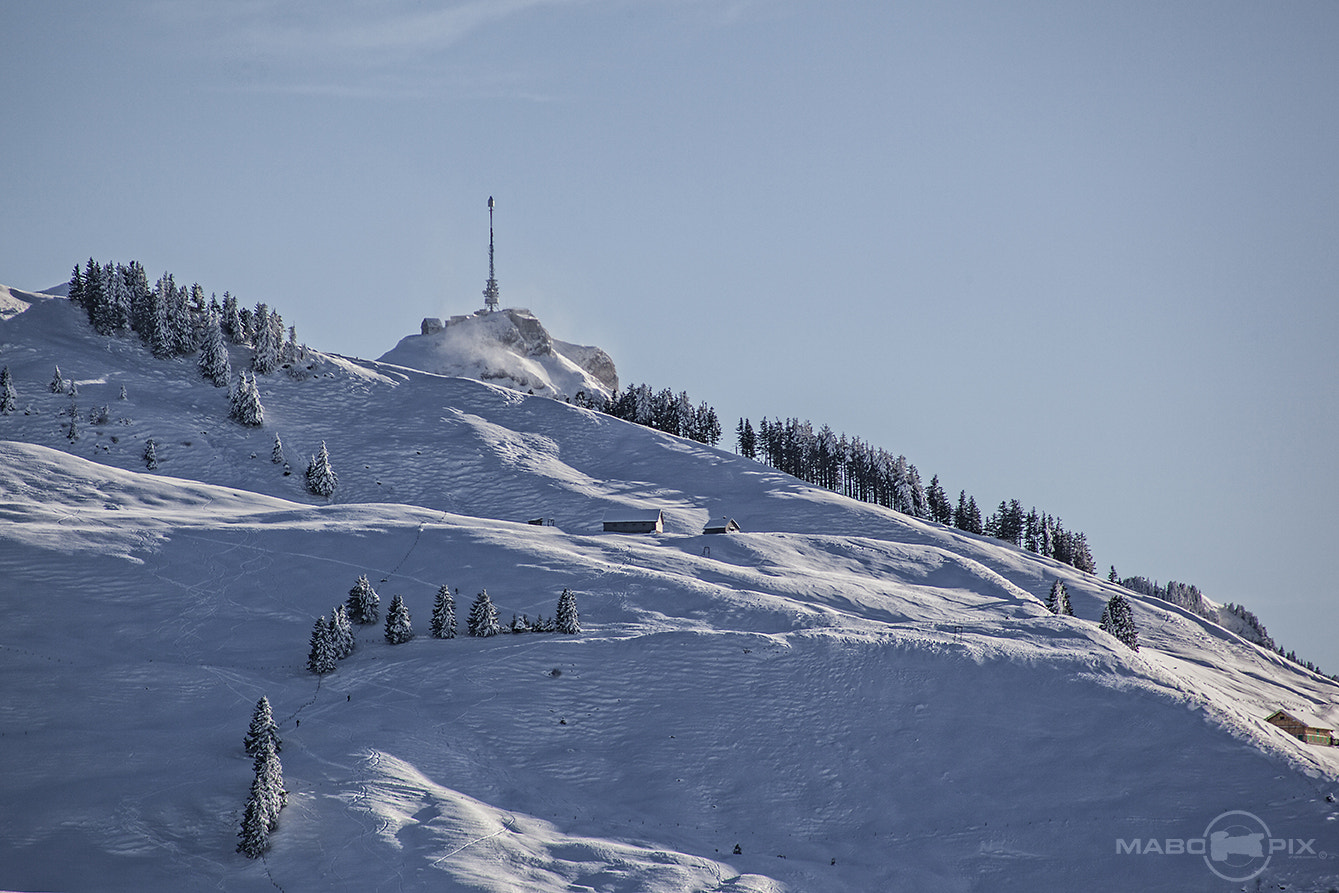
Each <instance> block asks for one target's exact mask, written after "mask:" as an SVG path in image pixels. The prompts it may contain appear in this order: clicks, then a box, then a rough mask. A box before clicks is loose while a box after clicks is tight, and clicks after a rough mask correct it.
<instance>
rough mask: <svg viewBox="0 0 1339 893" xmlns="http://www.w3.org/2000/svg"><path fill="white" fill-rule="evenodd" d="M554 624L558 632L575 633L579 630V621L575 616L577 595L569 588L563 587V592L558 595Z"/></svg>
mask: <svg viewBox="0 0 1339 893" xmlns="http://www.w3.org/2000/svg"><path fill="white" fill-rule="evenodd" d="M556 625H557V629H558V632H560V633H567V634H568V635H576V634H577V633H579V632H581V622H580V620H579V619H578V618H577V597H576V596H575V595H573V594H572V590H570V589H564V590H563V594H562V595H560V596H558V616H557V618H556Z"/></svg>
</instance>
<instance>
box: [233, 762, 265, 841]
mask: <svg viewBox="0 0 1339 893" xmlns="http://www.w3.org/2000/svg"><path fill="white" fill-rule="evenodd" d="M237 837H238V843H237V852H239V853H241V854H242V855H244V856H246V857H247V858H249V859H259V858H260V857H261V855H262V854H263V853H264V852H265V851H266V850H267V849H269V847H270V814H269V808H268V807H267V806H266V798H265V794H264V791H263V785H262V784H261V781H260V779H259V778H257V779H254V780H253V781H252V782H251V795H250V796H249V797H247V800H246V809H245V810H243V812H242V827H241V829H240V830H239V831H238V832H237Z"/></svg>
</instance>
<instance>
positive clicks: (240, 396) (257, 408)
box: [229, 372, 265, 428]
mask: <svg viewBox="0 0 1339 893" xmlns="http://www.w3.org/2000/svg"><path fill="white" fill-rule="evenodd" d="M229 415H230V416H231V417H232V418H233V419H234V420H235V421H237V422H240V423H241V424H243V425H246V426H248V427H251V428H257V427H259V426H260V425H262V424H264V422H265V407H263V406H261V404H260V391H259V390H258V389H257V388H256V379H255V376H251V377H250V378H248V377H247V374H246V373H245V372H243V373H242V376H241V381H239V382H238V384H237V387H236V389H235V390H234V391H233V392H232V411H231V412H230V413H229Z"/></svg>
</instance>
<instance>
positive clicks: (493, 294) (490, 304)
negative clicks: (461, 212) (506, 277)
mask: <svg viewBox="0 0 1339 893" xmlns="http://www.w3.org/2000/svg"><path fill="white" fill-rule="evenodd" d="M497 299H498V287H497V277H496V276H495V275H494V274H493V197H492V196H491V195H490V196H489V197H488V284H487V285H485V286H484V307H485V308H486V309H487V310H488V311H489V312H490V313H491V312H492V311H494V310H496V309H497Z"/></svg>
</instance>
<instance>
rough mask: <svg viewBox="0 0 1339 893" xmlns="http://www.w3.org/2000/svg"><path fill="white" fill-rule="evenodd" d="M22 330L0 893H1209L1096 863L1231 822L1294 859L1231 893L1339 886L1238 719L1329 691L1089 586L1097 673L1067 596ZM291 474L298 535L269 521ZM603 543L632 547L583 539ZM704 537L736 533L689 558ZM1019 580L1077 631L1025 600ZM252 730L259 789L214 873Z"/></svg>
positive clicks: (297, 388) (525, 405) (241, 794)
mask: <svg viewBox="0 0 1339 893" xmlns="http://www.w3.org/2000/svg"><path fill="white" fill-rule="evenodd" d="M23 300H24V302H25V303H30V304H31V306H30V307H29V308H28V309H26V310H24V311H22V312H18V313H16V314H15V315H13V316H12V318H9V319H7V320H5V321H3V322H0V364H6V365H9V366H10V369H11V372H12V373H13V375H14V379H15V387H16V388H17V390H18V393H19V407H20V411H19V412H18V413H16V414H14V415H10V416H0V592H2V593H3V597H4V622H3V623H0V759H3V762H4V765H5V766H6V771H5V772H4V773H3V775H0V888H4V889H10V890H127V891H129V890H217V889H227V890H242V891H247V890H256V891H262V890H272V889H274V888H275V887H276V886H278V887H279V888H280V889H285V890H306V889H344V890H360V891H364V890H387V891H399V890H446V891H454V890H489V891H511V890H534V891H566V890H589V891H594V890H598V891H685V890H710V891H882V890H927V891H978V890H979V891H1070V890H1078V889H1082V890H1097V891H1103V890H1111V891H1127V890H1227V889H1232V890H1235V889H1238V888H1239V887H1240V886H1241V885H1228V884H1226V883H1225V882H1223V881H1222V880H1220V879H1219V878H1218V877H1216V876H1215V875H1214V874H1213V873H1212V872H1211V871H1210V870H1209V866H1208V865H1207V864H1206V860H1205V859H1204V858H1202V857H1200V856H1191V855H1179V856H1178V855H1135V854H1131V853H1128V852H1127V853H1118V851H1117V841H1118V840H1129V839H1133V838H1139V839H1149V838H1154V839H1159V840H1162V839H1168V838H1195V837H1200V836H1202V835H1203V833H1204V831H1205V829H1206V826H1207V825H1208V824H1209V823H1210V822H1211V821H1212V820H1213V819H1214V818H1215V817H1216V816H1218V815H1220V814H1221V813H1224V812H1226V811H1229V810H1246V811H1250V812H1252V813H1254V814H1255V815H1257V816H1259V817H1260V818H1261V819H1262V820H1264V821H1265V822H1266V823H1267V824H1268V826H1269V828H1270V830H1271V831H1272V833H1273V835H1274V836H1275V837H1277V838H1285V837H1286V838H1288V839H1302V840H1312V841H1314V843H1313V848H1314V849H1315V850H1317V851H1320V852H1323V853H1325V854H1326V856H1327V858H1320V857H1319V856H1314V857H1309V856H1306V855H1297V856H1291V855H1289V854H1287V853H1281V854H1279V855H1276V856H1274V857H1273V858H1272V859H1271V861H1270V863H1269V865H1268V867H1267V868H1266V870H1265V873H1264V874H1263V875H1261V879H1262V881H1263V883H1265V884H1266V885H1267V886H1268V888H1269V889H1275V888H1276V887H1275V885H1279V884H1282V885H1286V887H1287V889H1290V890H1318V891H1320V890H1328V889H1329V888H1331V887H1335V886H1339V862H1336V861H1335V860H1334V859H1331V858H1328V856H1330V855H1332V854H1335V853H1339V812H1336V805H1335V804H1334V803H1330V802H1327V800H1326V795H1327V794H1334V795H1337V796H1339V748H1323V747H1318V746H1306V745H1302V744H1301V743H1300V742H1297V741H1296V740H1294V739H1291V738H1289V737H1288V736H1286V735H1284V734H1283V733H1282V732H1281V731H1279V730H1278V729H1275V728H1274V727H1272V726H1269V725H1268V724H1266V723H1265V722H1264V717H1265V716H1267V715H1269V713H1271V712H1273V710H1275V709H1277V708H1279V707H1284V708H1290V709H1295V710H1302V711H1305V712H1308V713H1310V714H1313V715H1316V716H1319V717H1321V718H1322V719H1326V720H1328V721H1330V722H1333V723H1335V724H1339V687H1337V686H1335V685H1334V684H1333V683H1331V682H1329V681H1328V680H1325V679H1323V678H1322V677H1320V676H1317V675H1315V674H1312V673H1309V672H1307V671H1306V670H1304V669H1302V668H1300V667H1298V666H1296V665H1293V664H1290V663H1288V662H1286V661H1283V660H1282V659H1280V658H1279V657H1278V656H1277V655H1274V654H1272V653H1271V652H1268V651H1266V650H1263V649H1261V648H1259V647H1257V646H1255V645H1252V644H1250V643H1248V642H1246V641H1244V640H1242V639H1241V638H1239V637H1237V636H1236V635H1234V634H1232V633H1230V632H1228V631H1226V630H1224V629H1223V628H1221V627H1219V626H1217V625H1215V624H1212V623H1209V622H1207V621H1205V620H1203V619H1201V618H1199V617H1196V616H1193V615H1190V614H1188V613H1186V612H1184V611H1181V610H1179V609H1177V608H1175V607H1174V606H1172V605H1169V604H1166V603H1163V602H1160V601H1157V600H1155V599H1149V598H1145V597H1143V596H1139V595H1135V594H1132V593H1128V592H1127V593H1125V594H1126V597H1127V598H1128V599H1129V601H1130V603H1131V604H1132V606H1133V609H1134V615H1135V620H1136V622H1137V624H1138V627H1139V630H1140V637H1141V643H1142V645H1143V648H1142V650H1141V651H1140V652H1138V653H1135V652H1133V651H1131V650H1129V649H1127V648H1125V646H1123V645H1121V644H1120V643H1119V642H1117V641H1116V640H1115V639H1113V638H1112V637H1110V636H1108V635H1106V634H1105V633H1102V632H1100V631H1099V630H1098V629H1097V623H1096V621H1097V619H1098V617H1099V615H1100V614H1101V610H1102V606H1103V604H1104V603H1105V600H1106V599H1107V598H1108V597H1109V596H1110V594H1112V593H1113V592H1116V591H1118V590H1117V588H1116V587H1114V586H1112V585H1110V584H1108V583H1106V582H1104V581H1102V580H1099V579H1096V578H1094V577H1092V576H1089V575H1086V574H1082V573H1079V572H1076V571H1075V570H1073V569H1072V568H1068V567H1065V566H1062V565H1060V564H1057V563H1055V562H1052V561H1050V560H1047V559H1044V558H1040V557H1038V556H1036V555H1032V554H1029V553H1027V552H1024V551H1020V550H1018V549H1014V548H1012V547H1009V546H1006V545H1003V544H1000V543H998V542H996V541H993V540H990V539H987V538H983V537H976V536H971V535H968V534H964V533H962V532H960V531H956V530H952V529H947V528H944V527H941V526H938V525H935V524H931V523H928V522H924V521H920V520H916V519H913V518H909V517H906V516H904V515H900V514H898V513H896V512H892V511H889V510H885V509H881V508H878V507H875V506H870V505H866V504H862V503H857V502H853V501H851V500H848V499H845V498H843V497H840V496H838V495H836V494H833V493H829V492H827V491H823V490H820V489H816V488H813V487H810V486H807V485H805V484H803V483H801V482H799V481H797V480H795V479H793V478H790V477H787V476H785V475H782V474H779V473H777V472H775V471H773V470H771V469H768V468H766V467H764V466H762V465H760V464H758V463H756V462H752V461H749V460H745V459H742V458H739V457H737V456H734V455H732V454H731V453H729V452H726V451H723V450H720V449H715V448H712V447H708V446H703V445H700V444H695V443H691V442H688V441H685V440H681V439H679V438H675V437H670V436H668V435H664V434H661V433H659V432H655V431H651V430H648V429H645V428H641V427H638V426H635V425H632V424H628V423H625V422H622V421H619V420H616V419H612V418H609V417H606V416H603V415H599V414H597V413H593V412H589V411H586V410H581V409H577V408H574V407H572V406H570V405H567V404H565V403H563V402H561V401H559V400H553V399H547V398H543V397H528V396H525V395H523V394H519V393H517V392H515V391H514V390H509V389H505V388H501V387H497V386H493V385H488V384H483V383H480V382H477V381H471V380H468V379H464V378H449V377H443V376H440V375H434V374H430V373H426V372H420V371H414V370H412V369H408V368H404V367H403V366H402V365H399V366H391V365H387V364H380V363H374V362H368V361H363V360H356V359H349V358H337V357H326V356H323V355H317V356H316V357H314V358H313V360H312V361H311V362H310V364H309V365H310V367H311V368H310V369H303V370H302V372H303V373H304V374H305V376H306V377H305V379H304V380H298V378H295V377H293V376H291V375H288V374H285V373H276V374H275V375H271V376H261V377H260V379H259V383H260V392H261V399H262V401H263V402H264V405H265V425H264V427H262V428H260V429H244V428H242V427H240V426H238V425H237V424H235V423H232V422H230V421H228V419H227V398H226V395H225V392H224V391H223V390H222V389H216V388H214V387H213V386H211V385H210V384H209V383H207V382H205V381H204V380H203V379H201V378H200V376H199V375H198V373H197V372H196V369H195V364H194V359H193V358H188V359H183V360H178V361H166V362H165V361H159V360H155V359H153V358H152V357H151V356H149V355H148V353H147V352H146V351H144V350H143V348H142V347H140V346H139V345H138V343H137V342H135V341H133V340H130V339H107V338H100V337H98V336H96V335H94V334H93V333H92V332H91V330H90V329H89V328H88V326H87V325H86V324H85V323H84V321H83V320H82V317H81V315H80V314H79V312H78V311H77V309H76V308H74V307H72V306H71V305H70V304H69V302H68V301H66V300H64V299H59V298H41V297H40V296H34V299H33V300H31V301H30V300H29V298H28V297H27V296H25V297H24V299H23ZM247 356H248V352H247V351H245V350H242V349H236V352H235V354H234V357H233V366H234V368H243V367H244V365H245V362H246V360H247ZM56 364H59V365H60V368H61V370H62V373H63V374H64V376H65V377H66V378H71V379H73V380H75V381H78V382H79V383H80V394H79V397H78V398H77V399H76V400H75V401H74V402H75V403H76V404H77V405H78V406H79V407H80V409H81V411H82V412H83V413H84V414H85V416H86V414H87V411H88V409H89V408H92V407H94V406H101V405H104V404H106V405H108V406H109V407H110V408H111V422H110V423H109V424H107V425H105V426H94V425H89V424H85V425H83V427H82V436H81V438H80V439H79V440H77V441H75V442H73V443H70V442H68V441H67V440H66V438H65V433H64V432H65V430H66V426H65V424H64V420H63V419H62V417H61V415H60V414H61V412H62V411H64V410H66V409H68V407H69V405H70V403H71V398H70V397H69V396H66V395H57V394H51V393H50V392H49V391H48V389H47V384H48V382H49V381H50V380H51V377H52V367H53V366H54V365H56ZM122 385H124V386H125V388H126V392H127V399H126V400H124V401H121V400H119V399H117V398H118V396H119V391H120V388H121V386H122ZM276 432H277V433H279V434H280V436H281V437H282V440H283V443H284V445H285V451H286V453H287V457H288V460H289V462H290V464H291V465H292V468H293V472H294V473H293V474H291V475H289V476H285V475H284V474H283V471H282V468H281V466H278V465H275V464H274V463H272V462H271V461H270V450H271V447H272V445H273V442H274V436H275V433H276ZM149 437H152V438H154V440H155V441H156V442H157V443H158V445H159V446H158V451H157V454H158V458H159V462H160V468H159V469H158V471H157V473H153V474H151V473H148V472H147V471H145V469H144V463H143V460H142V454H143V449H144V441H145V439H146V438H149ZM321 441H325V442H326V444H327V446H328V447H329V450H330V455H331V458H332V464H333V465H334V467H335V470H336V472H337V473H338V475H339V488H338V490H337V491H336V494H335V497H334V499H333V502H331V503H327V501H326V500H321V499H318V498H316V497H313V496H312V495H310V494H309V493H307V492H306V491H305V489H304V488H303V486H302V479H303V475H302V471H303V470H304V469H305V467H306V458H307V457H308V456H309V455H310V454H312V453H314V452H315V451H316V449H317V448H318V446H319V444H320V442H321ZM620 508H633V509H652V508H659V509H663V510H664V512H665V518H666V533H665V534H663V535H658V536H632V535H612V534H603V533H601V532H600V529H601V525H600V519H601V518H602V517H603V515H604V513H605V512H606V511H607V510H616V509H620ZM721 515H729V516H731V517H734V518H736V519H737V520H738V521H739V522H740V523H741V525H742V526H743V527H744V530H745V531H746V532H745V533H742V534H730V535H723V536H703V535H700V533H699V531H700V530H701V527H702V524H703V523H704V522H705V521H706V520H707V519H708V518H710V517H718V516H721ZM538 517H543V518H546V519H552V520H553V521H554V525H555V526H542V527H540V526H531V525H529V524H526V523H524V521H526V520H528V519H531V518H538ZM1260 560H1261V561H1283V560H1287V559H1286V556H1268V555H1263V554H1262V555H1261V556H1260ZM360 574H367V575H368V577H369V579H371V580H372V581H373V585H374V586H375V587H376V589H377V591H378V592H379V594H380V595H381V600H382V607H383V611H384V609H385V607H386V606H387V605H389V603H390V599H391V597H392V596H394V595H396V594H400V595H402V596H403V597H404V599H405V601H406V603H407V605H408V606H409V609H410V612H411V614H412V616H413V620H414V626H415V629H416V632H417V633H418V635H417V637H416V638H415V639H414V640H413V641H411V642H409V643H407V644H403V645H397V646H391V645H389V644H387V643H386V641H385V639H384V638H383V637H382V634H381V629H380V627H379V626H377V627H373V626H367V627H360V628H358V640H359V641H358V647H357V650H356V651H355V652H354V654H353V655H352V656H350V657H349V658H347V659H346V660H344V661H342V662H341V663H340V665H339V668H338V669H337V670H336V671H335V672H334V673H333V674H331V675H329V676H326V677H323V678H321V679H319V680H318V678H317V677H315V676H313V675H311V674H309V673H307V672H306V671H305V669H304V663H305V659H306V653H307V642H308V636H309V634H310V630H311V626H312V623H313V621H314V619H315V618H316V617H317V616H318V615H320V614H323V613H324V614H328V613H329V611H330V609H331V608H332V607H333V606H334V605H336V604H339V603H341V602H342V601H343V600H344V599H345V598H346V597H347V594H348V590H349V588H350V587H351V586H352V585H353V582H354V580H355V579H356V578H357V577H358V575H360ZM1057 577H1058V578H1060V579H1062V580H1064V581H1065V583H1066V585H1067V587H1068V588H1069V591H1070V594H1071V598H1072V601H1073V605H1074V609H1075V611H1076V613H1077V615H1078V616H1077V617H1075V618H1061V617H1054V616H1052V615H1050V614H1049V613H1048V612H1047V611H1046V610H1045V608H1044V607H1043V605H1042V599H1044V597H1045V595H1046V593H1047V592H1048V591H1049V589H1050V586H1051V583H1052V581H1053V580H1055V579H1056V578H1057ZM443 584H449V585H450V586H452V587H453V588H455V589H458V591H459V594H458V596H457V602H456V610H457V616H458V617H459V618H461V627H462V630H461V632H462V637H461V638H457V639H454V640H448V641H441V640H434V639H431V638H429V637H428V635H427V626H428V619H429V615H430V612H431V606H432V600H433V596H434V594H435V593H436V591H437V588H438V587H439V586H441V585H443ZM484 588H487V590H488V592H489V594H490V596H491V597H492V600H493V601H494V603H495V604H496V605H497V606H498V609H499V612H500V614H501V619H502V620H503V622H504V624H505V623H506V622H508V621H510V619H511V615H512V614H513V612H514V613H517V614H520V613H525V614H528V615H529V616H530V617H532V618H533V617H535V616H536V615H538V614H541V613H542V614H544V615H545V616H550V615H552V614H553V613H554V611H555V609H556V603H557V599H558V595H559V593H561V592H562V590H563V589H564V588H570V589H571V590H572V591H573V592H574V593H576V596H577V600H578V606H579V609H580V614H581V625H582V632H581V633H580V634H579V635H573V636H565V635H557V634H525V635H502V636H497V637H495V638H491V639H470V638H466V637H464V636H463V619H464V617H465V615H466V614H467V613H468V608H469V604H470V602H471V601H472V600H473V598H474V595H475V594H476V593H477V592H478V591H479V590H481V589H484ZM1122 591H1123V590H1122ZM261 695H266V696H268V698H269V700H270V702H271V704H272V705H273V707H274V714H275V717H276V720H277V721H278V723H279V726H280V734H281V736H282V738H283V750H282V753H281V754H280V756H281V759H282V762H283V768H284V777H285V781H286V784H287V787H288V790H289V792H290V793H289V806H288V807H287V808H286V809H285V810H284V811H283V812H282V813H281V815H280V824H279V828H278V830H277V831H276V832H275V833H274V835H273V837H272V848H271V849H270V851H269V853H268V855H267V857H266V858H265V859H264V860H263V861H259V860H258V861H252V860H249V859H246V858H245V857H243V856H241V855H239V854H237V853H236V852H234V847H235V845H236V841H237V837H236V834H237V828H238V825H239V822H240V820H241V815H242V807H243V805H244V801H245V799H246V795H247V791H248V789H249V785H250V780H251V765H250V760H249V759H248V758H247V757H246V755H245V753H244V751H243V748H242V737H243V735H244V734H245V733H246V730H247V726H248V724H249V720H250V716H251V711H252V708H253V707H254V706H255V703H256V701H257V700H258V699H259V698H260V696H261ZM736 844H738V845H739V848H740V850H741V853H740V854H734V852H733V850H734V847H735V846H736Z"/></svg>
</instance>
